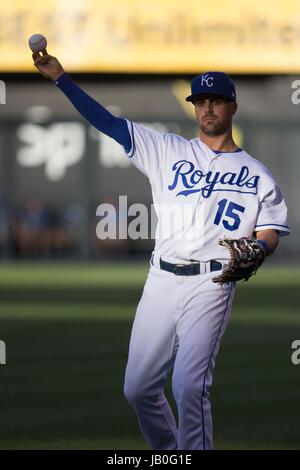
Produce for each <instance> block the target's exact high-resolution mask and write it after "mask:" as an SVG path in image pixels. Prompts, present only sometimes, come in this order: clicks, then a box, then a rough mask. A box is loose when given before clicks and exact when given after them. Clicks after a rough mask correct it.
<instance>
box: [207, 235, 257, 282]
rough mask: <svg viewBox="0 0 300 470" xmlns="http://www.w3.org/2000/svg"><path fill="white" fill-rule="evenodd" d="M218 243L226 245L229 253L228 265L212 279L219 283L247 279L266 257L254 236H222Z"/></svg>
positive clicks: (254, 272)
mask: <svg viewBox="0 0 300 470" xmlns="http://www.w3.org/2000/svg"><path fill="white" fill-rule="evenodd" d="M219 245H222V246H226V247H227V248H228V250H229V253H230V261H229V264H228V266H227V267H226V268H225V269H224V270H223V272H222V274H220V275H219V276H217V277H215V278H213V279H212V280H213V282H219V283H220V284H224V283H225V282H236V281H240V280H244V281H248V279H249V278H250V277H251V276H253V274H256V271H257V269H258V268H259V267H260V266H261V265H262V263H263V262H264V260H265V257H266V252H265V250H264V248H263V246H262V244H261V243H259V241H258V240H256V239H255V238H247V237H242V238H238V239H228V238H224V239H222V240H220V241H219Z"/></svg>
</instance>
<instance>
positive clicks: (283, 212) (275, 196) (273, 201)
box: [255, 182, 290, 236]
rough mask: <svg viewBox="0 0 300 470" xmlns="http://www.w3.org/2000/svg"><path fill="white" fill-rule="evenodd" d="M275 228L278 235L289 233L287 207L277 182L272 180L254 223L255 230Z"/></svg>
mask: <svg viewBox="0 0 300 470" xmlns="http://www.w3.org/2000/svg"><path fill="white" fill-rule="evenodd" d="M267 229H275V230H278V232H279V235H281V236H285V235H288V234H289V233H290V228H289V225H288V217H287V207H286V204H285V202H284V199H283V196H282V194H281V191H280V189H279V187H278V186H277V184H276V183H275V182H273V184H272V186H271V187H270V189H269V190H268V191H267V192H266V194H265V195H264V197H263V199H262V201H261V205H260V210H259V213H258V218H257V221H256V225H255V231H256V232H258V231H260V230H267Z"/></svg>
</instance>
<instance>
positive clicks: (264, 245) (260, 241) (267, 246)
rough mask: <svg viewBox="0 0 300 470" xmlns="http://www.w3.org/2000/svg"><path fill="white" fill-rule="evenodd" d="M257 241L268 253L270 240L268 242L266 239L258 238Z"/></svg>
mask: <svg viewBox="0 0 300 470" xmlns="http://www.w3.org/2000/svg"><path fill="white" fill-rule="evenodd" d="M256 241H257V242H258V243H259V244H260V246H261V247H262V249H263V250H264V252H265V254H266V255H267V254H268V253H269V245H268V242H266V240H256Z"/></svg>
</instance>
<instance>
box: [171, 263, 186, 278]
mask: <svg viewBox="0 0 300 470" xmlns="http://www.w3.org/2000/svg"><path fill="white" fill-rule="evenodd" d="M183 266H184V264H174V271H173V273H174V274H175V276H180V269H181V268H183Z"/></svg>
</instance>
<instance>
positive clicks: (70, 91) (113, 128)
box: [55, 73, 132, 153]
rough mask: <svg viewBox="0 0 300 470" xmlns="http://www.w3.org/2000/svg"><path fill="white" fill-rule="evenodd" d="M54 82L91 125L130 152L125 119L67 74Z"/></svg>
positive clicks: (129, 140) (130, 144) (128, 134)
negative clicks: (115, 114) (111, 110)
mask: <svg viewBox="0 0 300 470" xmlns="http://www.w3.org/2000/svg"><path fill="white" fill-rule="evenodd" d="M55 84H56V86H57V87H58V88H59V89H60V90H61V91H62V92H63V93H64V94H65V95H66V96H67V98H69V100H70V101H71V103H72V104H73V106H74V107H75V108H76V109H77V111H78V112H79V113H80V114H81V115H82V116H83V117H84V118H85V119H86V120H87V121H88V122H89V123H90V124H91V125H92V126H94V127H96V129H98V130H99V131H101V132H103V133H104V134H106V135H108V136H109V137H111V138H112V139H114V140H116V141H117V142H118V143H119V144H120V145H122V146H123V147H124V149H125V151H126V153H129V152H130V150H131V147H132V142H131V137H130V133H129V130H128V126H127V122H126V120H125V119H122V118H120V117H116V116H114V115H113V114H111V113H110V112H109V111H108V110H107V109H106V108H104V106H102V105H101V104H100V103H98V102H97V101H95V100H94V99H93V98H91V97H90V96H89V95H88V94H87V93H85V92H84V91H83V90H82V89H81V88H80V87H79V86H78V85H76V83H74V82H73V80H72V79H71V77H70V75H69V74H67V73H64V74H63V75H62V76H61V77H60V78H59V79H58V80H56V82H55Z"/></svg>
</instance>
